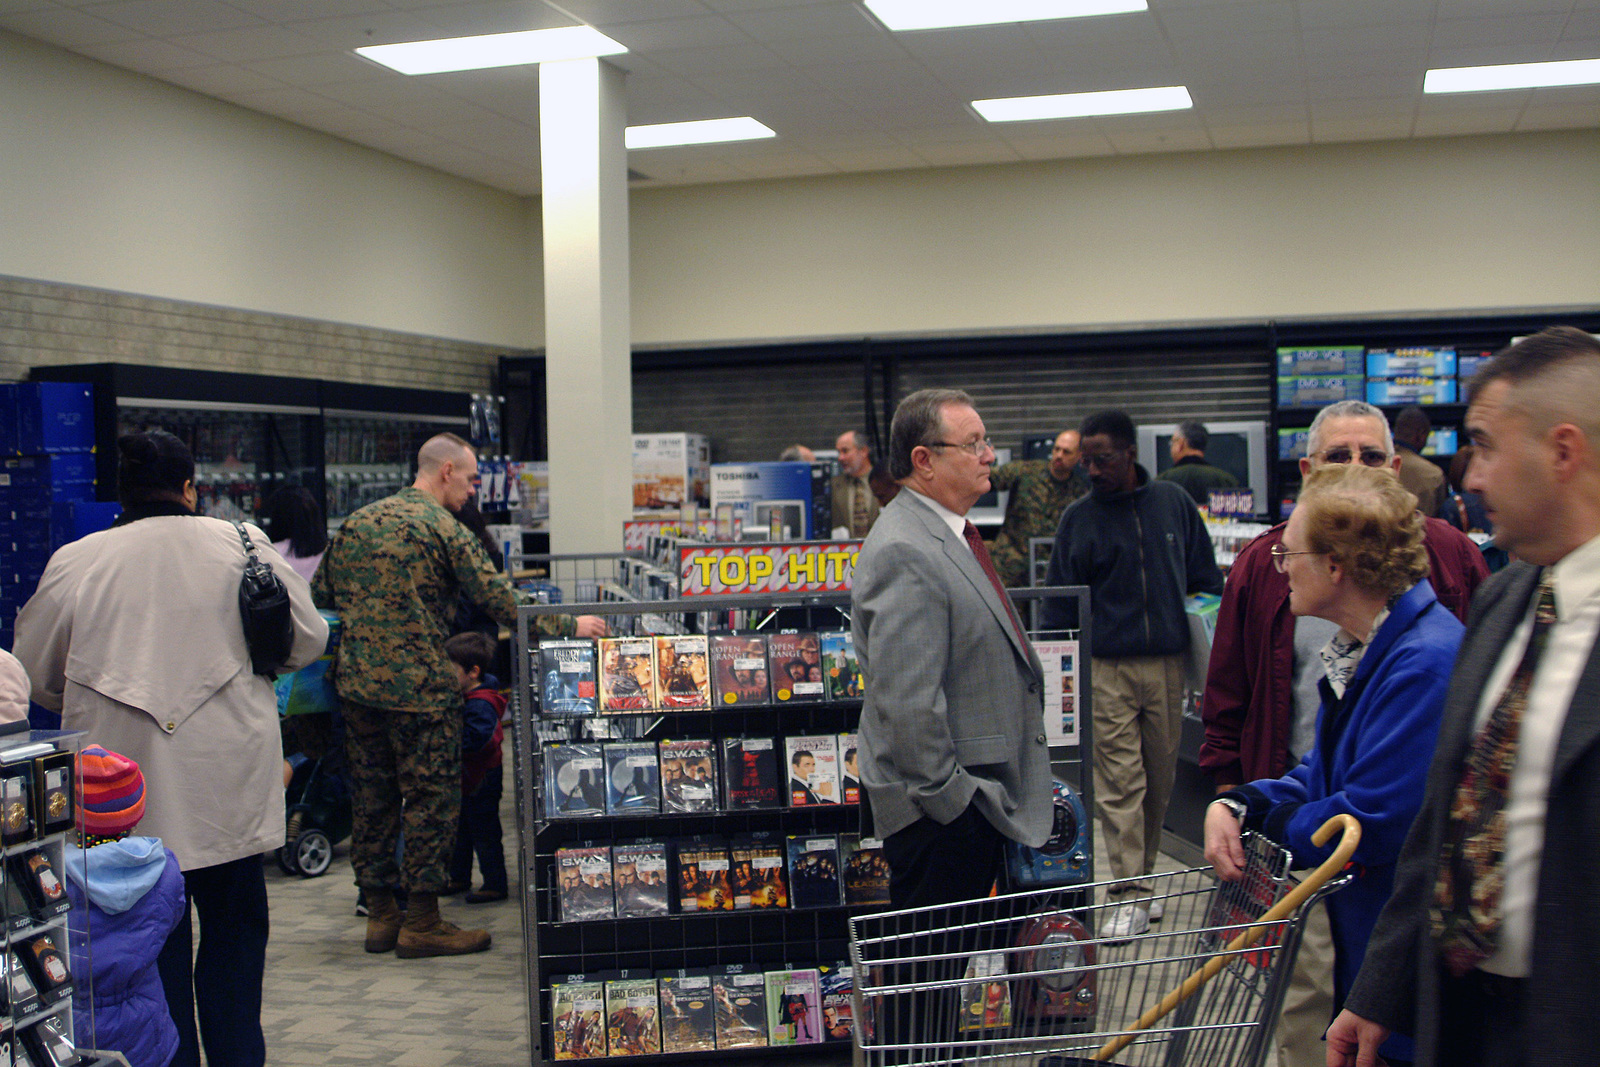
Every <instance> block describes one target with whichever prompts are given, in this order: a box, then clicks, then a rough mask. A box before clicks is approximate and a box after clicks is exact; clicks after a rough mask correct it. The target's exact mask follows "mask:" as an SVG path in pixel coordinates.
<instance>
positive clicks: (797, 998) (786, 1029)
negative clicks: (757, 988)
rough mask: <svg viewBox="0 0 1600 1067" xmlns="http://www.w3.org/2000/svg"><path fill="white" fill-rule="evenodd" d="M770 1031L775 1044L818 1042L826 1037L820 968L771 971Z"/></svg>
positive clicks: (812, 1043) (768, 975) (769, 976)
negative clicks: (818, 980)
mask: <svg viewBox="0 0 1600 1067" xmlns="http://www.w3.org/2000/svg"><path fill="white" fill-rule="evenodd" d="M766 979H767V1032H768V1033H769V1034H770V1035H771V1038H772V1044H774V1045H814V1044H817V1043H819V1042H821V1041H822V994H821V991H820V990H819V989H818V983H817V971H816V968H814V967H803V968H800V969H799V970H793V971H768V972H767V974H766Z"/></svg>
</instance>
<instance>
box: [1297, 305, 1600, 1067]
mask: <svg viewBox="0 0 1600 1067" xmlns="http://www.w3.org/2000/svg"><path fill="white" fill-rule="evenodd" d="M1467 430H1468V432H1469V434H1470V435H1471V437H1472V442H1473V446H1474V453H1473V459H1472V466H1471V468H1470V469H1469V470H1468V472H1467V486H1468V488H1470V489H1472V490H1473V491H1475V492H1479V493H1482V494H1483V497H1484V500H1485V502H1486V503H1487V505H1488V508H1489V511H1490V513H1491V514H1492V515H1493V516H1494V522H1495V542H1496V543H1497V544H1498V545H1500V546H1501V547H1502V548H1504V549H1506V550H1507V551H1508V552H1510V553H1511V554H1512V555H1513V556H1515V557H1516V559H1517V562H1515V563H1513V564H1511V565H1510V566H1508V567H1507V568H1506V569H1505V570H1503V571H1501V572H1500V573H1498V574H1496V575H1495V576H1494V577H1492V578H1490V579H1489V580H1488V581H1487V582H1485V583H1484V584H1483V586H1482V587H1481V588H1480V589H1479V591H1478V594H1477V596H1476V597H1475V598H1474V600H1473V603H1472V613H1471V616H1470V618H1469V620H1468V622H1469V625H1468V630H1467V635H1466V638H1465V639H1464V640H1463V642H1462V645H1461V654H1460V657H1459V658H1458V659H1457V661H1456V669H1455V672H1454V674H1453V675H1452V677H1451V683H1450V694H1449V696H1448V697H1447V698H1446V704H1445V712H1444V723H1443V726H1442V727H1441V729H1440V731H1439V745H1438V749H1437V751H1436V752H1435V755H1434V759H1433V764H1432V766H1431V767H1430V769H1429V772H1428V786H1427V793H1426V796H1425V798H1424V800H1423V806H1422V810H1421V812H1419V813H1418V815H1417V820H1416V822H1415V823H1414V824H1413V825H1412V828H1411V833H1410V836H1409V837H1408V838H1407V840H1406V845H1405V849H1404V851H1403V852H1402V853H1401V857H1400V862H1399V865H1398V867H1397V870H1396V877H1395V887H1394V893H1393V895H1392V896H1391V897H1390V899H1389V903H1388V905H1387V906H1386V907H1385V908H1384V911H1383V914H1382V915H1381V916H1380V917H1379V920H1378V925H1377V927H1376V929H1375V930H1374V931H1373V935H1372V940H1371V941H1370V942H1369V943H1368V946H1367V955H1366V961H1365V963H1364V964H1363V966H1362V969H1361V973H1360V975H1359V976H1358V977H1357V979H1356V981H1355V984H1354V986H1353V988H1352V989H1351V991H1350V995H1349V997H1348V998H1347V999H1346V1001H1345V1010H1344V1011H1343V1012H1342V1013H1341V1014H1340V1015H1339V1017H1338V1018H1337V1019H1336V1020H1335V1021H1334V1024H1333V1026H1332V1028H1331V1029H1329V1031H1328V1054H1327V1062H1328V1064H1329V1067H1347V1065H1351V1064H1354V1065H1357V1067H1369V1065H1371V1064H1373V1063H1375V1062H1376V1059H1375V1051H1374V1050H1375V1049H1376V1048H1377V1046H1378V1045H1379V1044H1380V1043H1381V1042H1382V1041H1383V1039H1384V1038H1385V1037H1386V1036H1387V1035H1388V1033H1389V1032H1390V1031H1392V1030H1399V1031H1402V1032H1405V1031H1409V1032H1411V1033H1412V1034H1413V1035H1414V1036H1415V1038H1416V1050H1417V1060H1416V1062H1417V1063H1418V1064H1419V1065H1428V1067H1433V1065H1438V1067H1444V1065H1449V1067H1463V1065H1464V1067H1511V1065H1518V1067H1522V1065H1527V1067H1545V1065H1552V1067H1553V1065H1557V1064H1579V1063H1593V1062H1595V1041H1594V1037H1593V1035H1592V1032H1591V1031H1592V1028H1593V1018H1594V1010H1595V1005H1596V1004H1597V1003H1600V970H1597V968H1596V967H1595V961H1596V960H1597V959H1600V920H1597V919H1596V917H1595V911H1594V907H1595V901H1596V899H1600V649H1597V648H1596V644H1595V636H1596V633H1597V631H1600V342H1597V341H1596V340H1595V338H1593V337H1591V336H1590V335H1588V334H1586V333H1584V332H1582V331H1580V330H1575V329H1571V328H1568V327H1554V328H1552V329H1548V330H1544V331H1542V332H1540V333H1538V334H1535V335H1534V336H1532V337H1529V338H1525V339H1524V340H1522V341H1520V342H1518V343H1517V344H1514V345H1512V346H1511V347H1509V348H1507V349H1505V350H1504V351H1502V352H1500V353H1499V354H1498V355H1497V356H1496V357H1495V358H1494V360H1493V361H1491V362H1490V364H1489V365H1488V366H1487V367H1486V368H1484V370H1483V371H1481V372H1480V373H1479V374H1478V376H1477V377H1476V378H1474V379H1473V383H1472V403H1471V406H1470V407H1469V409H1468V411H1467Z"/></svg>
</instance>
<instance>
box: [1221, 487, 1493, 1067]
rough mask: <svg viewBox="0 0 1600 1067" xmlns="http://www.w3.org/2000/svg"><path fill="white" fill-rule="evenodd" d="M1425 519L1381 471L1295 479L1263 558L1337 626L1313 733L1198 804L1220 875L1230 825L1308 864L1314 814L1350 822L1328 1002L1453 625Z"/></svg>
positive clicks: (1401, 819) (1411, 782)
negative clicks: (1350, 872) (1349, 863)
mask: <svg viewBox="0 0 1600 1067" xmlns="http://www.w3.org/2000/svg"><path fill="white" fill-rule="evenodd" d="M1423 529H1424V523H1423V518H1422V516H1421V515H1420V514H1418V512H1417V500H1416V497H1415V496H1413V495H1412V494H1411V493H1410V492H1408V491H1407V490H1406V489H1405V488H1403V487H1402V486H1401V485H1400V483H1399V481H1398V480H1396V479H1395V478H1394V476H1393V475H1392V474H1391V473H1390V472H1389V471H1387V470H1379V469H1374V468H1370V467H1363V466H1360V465H1357V464H1350V465H1337V466H1325V467H1322V468H1320V469H1318V470H1317V471H1315V472H1313V473H1312V475H1311V476H1310V477H1309V478H1307V479H1306V483H1305V486H1304V487H1303V490H1302V492H1301V495H1300V500H1299V503H1298V504H1297V505H1296V507H1295V510H1294V513H1293V515H1292V516H1291V517H1290V519H1289V524H1288V526H1287V527H1286V528H1285V529H1284V534H1283V543H1282V544H1281V545H1279V546H1277V547H1276V548H1274V550H1273V559H1274V563H1276V565H1277V567H1278V569H1279V570H1280V571H1282V572H1283V573H1284V574H1285V575H1286V576H1287V577H1288V579H1289V590H1290V593H1289V608H1290V610H1291V611H1292V612H1294V614H1295V615H1314V616H1317V617H1318V618H1322V619H1327V620H1328V621H1330V622H1333V623H1336V624H1338V626H1339V631H1338V633H1337V634H1335V635H1334V637H1333V639H1332V640H1331V641H1329V643H1328V645H1327V647H1325V648H1324V649H1323V651H1322V659H1323V663H1324V667H1325V674H1324V677H1323V679H1322V681H1321V682H1319V683H1318V687H1319V689H1320V691H1321V694H1322V708H1321V710H1320V712H1319V713H1318V715H1317V736H1316V744H1315V745H1314V747H1313V748H1312V750H1311V751H1310V752H1309V753H1308V754H1307V755H1306V757H1305V758H1304V759H1303V760H1301V761H1300V764H1299V765H1298V766H1297V767H1295V768H1294V769H1293V770H1291V771H1290V772H1289V773H1288V774H1286V775H1284V776H1283V777H1282V778H1270V779H1263V780H1261V781H1256V782H1251V783H1250V784H1249V785H1246V786H1244V787H1242V788H1240V789H1237V790H1233V791H1231V792H1227V793H1223V794H1221V795H1220V796H1219V797H1218V798H1217V799H1216V800H1215V801H1213V802H1212V804H1211V806H1210V807H1209V808H1208V809H1207V811H1206V821H1205V843H1206V859H1207V860H1208V861H1209V862H1210V863H1211V864H1212V865H1213V866H1214V867H1215V868H1216V870H1217V874H1218V876H1219V877H1221V878H1223V879H1225V880H1232V879H1237V878H1238V877H1239V876H1240V871H1241V867H1242V865H1243V862H1244V853H1243V850H1242V848H1241V846H1240V843H1239V832H1240V829H1241V825H1242V828H1243V829H1246V830H1254V831H1257V832H1259V833H1261V834H1263V835H1264V836H1266V837H1268V838H1270V839H1272V840H1273V841H1276V842H1278V843H1280V844H1283V845H1286V846H1287V847H1288V848H1289V849H1291V850H1292V851H1293V853H1294V862H1295V865H1296V866H1297V867H1310V866H1314V865H1316V864H1318V863H1321V862H1322V861H1323V860H1324V859H1326V858H1327V857H1328V855H1329V854H1330V853H1331V852H1332V849H1333V845H1334V843H1336V841H1337V838H1336V839H1335V841H1334V842H1330V843H1329V844H1328V845H1327V846H1324V847H1318V846H1316V845H1313V844H1312V843H1311V835H1312V833H1314V832H1315V831H1316V829H1317V828H1318V827H1319V826H1321V825H1322V824H1323V823H1324V822H1326V821H1327V820H1328V819H1330V818H1332V817H1333V816H1334V815H1338V814H1340V813H1347V814H1350V815H1353V816H1355V817H1356V818H1357V819H1359V820H1360V821H1361V827H1362V836H1361V845H1360V847H1359V848H1358V849H1357V850H1356V853H1355V856H1354V858H1353V862H1355V863H1356V864H1357V865H1359V867H1360V868H1361V876H1360V877H1359V878H1358V879H1357V880H1356V881H1355V882H1354V884H1352V885H1351V886H1349V887H1348V888H1346V889H1343V890H1341V891H1340V892H1338V893H1335V894H1334V895H1333V896H1331V897H1329V898H1328V904H1327V907H1328V919H1329V924H1330V926H1331V927H1332V931H1333V943H1334V958H1335V967H1334V993H1335V1002H1336V1007H1335V1010H1336V1011H1337V1005H1338V1004H1342V1003H1343V1002H1344V997H1345V994H1346V993H1347V992H1348V991H1349V988H1350V983H1351V982H1352V981H1353V980H1354V978H1355V975H1356V972H1357V971H1358V970H1359V969H1360V967H1361V960H1362V956H1363V955H1364V954H1365V951H1366V945H1367V939H1368V938H1369V937H1370V936H1371V934H1372V926H1373V923H1374V922H1375V921H1376V920H1377V917H1378V912H1379V911H1380V910H1381V909H1382V908H1383V905H1384V902H1385V901H1387V900H1388V899H1389V892H1390V890H1391V889H1392V888H1393V884H1394V863H1395V860H1396V858H1397V857H1398V856H1399V854H1400V846H1401V843H1402V842H1403V841H1404V840H1405V836H1406V831H1407V830H1409V829H1410V827H1411V821H1412V819H1413V818H1414V817H1415V816H1416V814H1417V809H1418V808H1419V807H1420V806H1421V804H1422V792H1423V786H1424V782H1425V779H1426V775H1427V771H1428V764H1429V762H1430V761H1431V759H1432V758H1433V749H1434V743H1435V741H1436V739H1437V736H1438V732H1439V718H1440V712H1441V710H1442V708H1443V706H1444V697H1445V690H1446V688H1447V687H1448V685H1449V682H1450V670H1451V667H1452V666H1453V665H1454V663H1455V658H1456V650H1457V648H1458V647H1459V646H1460V643H1461V635H1462V632H1463V628H1462V625H1461V623H1460V622H1459V621H1458V620H1457V619H1456V617H1455V616H1454V615H1452V614H1451V613H1450V611H1449V610H1448V609H1447V608H1445V607H1444V606H1443V605H1442V604H1440V603H1439V601H1438V600H1437V599H1436V598H1435V597H1434V593H1433V587H1432V586H1431V585H1430V584H1429V583H1428V580H1427V574H1428V554H1427V550H1426V548H1425V547H1424V546H1423ZM1330 1021H1331V1020H1330ZM1382 1052H1383V1055H1384V1056H1385V1058H1388V1059H1390V1060H1391V1061H1409V1060H1410V1059H1411V1056H1412V1050H1411V1040H1410V1038H1409V1037H1407V1036H1406V1035H1395V1036H1393V1037H1391V1038H1390V1039H1389V1041H1388V1043H1386V1044H1385V1045H1384V1046H1383V1049H1382Z"/></svg>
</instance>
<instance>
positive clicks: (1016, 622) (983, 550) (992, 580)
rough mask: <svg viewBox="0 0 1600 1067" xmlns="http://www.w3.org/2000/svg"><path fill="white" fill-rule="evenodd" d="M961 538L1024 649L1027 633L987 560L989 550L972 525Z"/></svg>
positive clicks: (996, 574)
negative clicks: (968, 546) (976, 559)
mask: <svg viewBox="0 0 1600 1067" xmlns="http://www.w3.org/2000/svg"><path fill="white" fill-rule="evenodd" d="M961 536H963V537H965V538H966V539H967V544H968V545H970V546H971V548H972V554H973V555H974V556H977V557H978V566H980V567H982V568H983V573H984V574H987V575H988V576H989V584H990V585H992V586H994V591H995V592H996V593H997V594H999V596H1000V603H1002V604H1004V605H1005V606H1006V615H1007V616H1008V617H1009V618H1010V619H1011V628H1012V629H1013V630H1015V631H1016V633H1017V639H1018V640H1020V641H1021V642H1022V645H1023V647H1024V648H1026V647H1027V644H1028V631H1026V630H1024V629H1023V628H1022V621H1021V620H1020V619H1018V618H1017V609H1016V608H1014V607H1012V606H1011V594H1009V593H1007V592H1006V587H1005V586H1003V585H1001V584H1000V575H999V573H998V572H997V571H996V570H995V569H994V560H992V559H990V558H989V549H988V547H987V546H986V545H985V544H984V543H983V538H982V536H980V535H979V533H978V528H977V527H976V526H974V525H972V523H970V522H969V523H967V524H966V528H965V529H963V530H962V531H961Z"/></svg>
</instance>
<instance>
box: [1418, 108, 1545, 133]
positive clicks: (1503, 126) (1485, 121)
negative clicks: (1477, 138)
mask: <svg viewBox="0 0 1600 1067" xmlns="http://www.w3.org/2000/svg"><path fill="white" fill-rule="evenodd" d="M1521 117H1522V109H1521V108H1515V107H1512V108H1501V109H1500V110H1498V111H1486V110H1483V109H1481V108H1480V109H1477V110H1475V111H1469V112H1461V113H1456V114H1432V115H1429V114H1419V115H1418V116H1417V120H1416V122H1415V123H1413V124H1412V127H1411V133H1412V135H1413V136H1415V137H1455V136H1459V135H1462V134H1474V133H1510V132H1511V131H1512V130H1514V129H1516V126H1517V120H1518V119H1520V118H1521Z"/></svg>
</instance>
